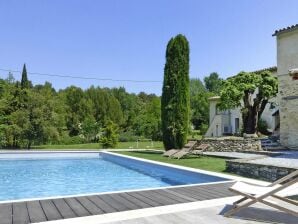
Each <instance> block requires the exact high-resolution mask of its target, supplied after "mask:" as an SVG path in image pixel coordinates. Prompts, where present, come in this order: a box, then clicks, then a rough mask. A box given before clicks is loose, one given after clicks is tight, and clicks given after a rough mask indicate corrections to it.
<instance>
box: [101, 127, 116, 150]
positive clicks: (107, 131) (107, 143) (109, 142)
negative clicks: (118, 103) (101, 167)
mask: <svg viewBox="0 0 298 224" xmlns="http://www.w3.org/2000/svg"><path fill="white" fill-rule="evenodd" d="M117 132H118V127H117V125H116V124H114V123H113V121H108V122H107V124H106V125H105V127H104V128H103V129H102V133H101V136H100V139H99V142H100V143H101V145H102V147H103V148H115V147H116V145H117V143H118V140H119V139H118V134H117Z"/></svg>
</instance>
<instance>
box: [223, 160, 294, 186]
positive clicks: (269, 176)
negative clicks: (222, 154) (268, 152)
mask: <svg viewBox="0 0 298 224" xmlns="http://www.w3.org/2000/svg"><path fill="white" fill-rule="evenodd" d="M266 157H267V156H263V157H257V158H249V159H234V160H227V161H226V170H227V171H228V172H231V173H235V174H238V175H241V176H245V177H250V178H256V179H260V180H264V181H269V182H274V181H276V180H278V179H280V178H282V177H284V176H286V175H288V174H290V173H292V172H293V171H295V170H297V169H295V168H289V167H282V166H273V165H265V164H256V163H253V162H252V160H254V159H260V158H266Z"/></svg>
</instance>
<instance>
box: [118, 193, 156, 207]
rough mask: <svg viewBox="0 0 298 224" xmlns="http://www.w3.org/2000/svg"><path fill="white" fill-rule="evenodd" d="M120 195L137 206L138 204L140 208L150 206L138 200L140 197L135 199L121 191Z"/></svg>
mask: <svg viewBox="0 0 298 224" xmlns="http://www.w3.org/2000/svg"><path fill="white" fill-rule="evenodd" d="M121 197H123V198H125V199H126V200H128V201H130V202H132V203H134V204H136V205H137V206H139V207H140V208H150V207H152V206H151V205H150V204H148V203H146V202H144V201H142V200H140V199H137V198H135V197H133V196H131V195H129V194H127V193H122V194H121Z"/></svg>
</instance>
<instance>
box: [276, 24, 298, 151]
mask: <svg viewBox="0 0 298 224" xmlns="http://www.w3.org/2000/svg"><path fill="white" fill-rule="evenodd" d="M273 36H274V37H276V43H277V77H278V85H279V86H278V89H279V99H278V101H279V108H280V110H279V113H280V142H281V144H282V145H284V146H286V147H289V148H295V149H298V24H296V25H294V26H291V27H287V28H284V29H280V30H276V31H275V33H274V34H273Z"/></svg>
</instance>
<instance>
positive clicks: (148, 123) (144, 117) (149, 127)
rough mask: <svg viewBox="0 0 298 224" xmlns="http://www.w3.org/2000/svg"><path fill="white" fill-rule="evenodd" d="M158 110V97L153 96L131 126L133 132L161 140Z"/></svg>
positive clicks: (159, 110)
mask: <svg viewBox="0 0 298 224" xmlns="http://www.w3.org/2000/svg"><path fill="white" fill-rule="evenodd" d="M160 112H161V108H160V99H159V97H155V98H153V99H152V100H150V102H149V103H148V104H146V105H145V106H144V110H142V112H141V113H140V114H139V116H138V117H137V119H136V122H135V124H134V126H133V129H134V130H135V133H136V134H137V135H138V136H144V137H145V138H150V139H153V140H161V139H162V134H161V120H160Z"/></svg>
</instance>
